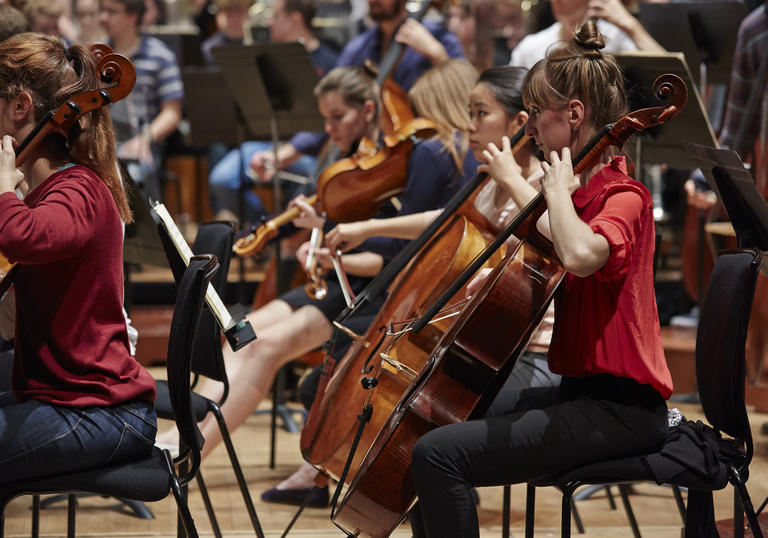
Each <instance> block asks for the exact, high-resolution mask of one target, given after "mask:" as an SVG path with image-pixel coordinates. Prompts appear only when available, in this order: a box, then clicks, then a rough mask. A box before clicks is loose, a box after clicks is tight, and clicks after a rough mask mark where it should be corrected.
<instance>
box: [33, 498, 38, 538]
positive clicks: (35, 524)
mask: <svg viewBox="0 0 768 538" xmlns="http://www.w3.org/2000/svg"><path fill="white" fill-rule="evenodd" d="M39 536H40V495H32V538H39Z"/></svg>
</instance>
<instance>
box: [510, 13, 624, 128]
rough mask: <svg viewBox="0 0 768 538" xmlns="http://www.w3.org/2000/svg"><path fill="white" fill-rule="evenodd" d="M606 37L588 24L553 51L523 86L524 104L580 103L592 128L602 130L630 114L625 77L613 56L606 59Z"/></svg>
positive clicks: (534, 69) (549, 106) (591, 22)
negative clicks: (575, 101) (604, 50)
mask: <svg viewBox="0 0 768 538" xmlns="http://www.w3.org/2000/svg"><path fill="white" fill-rule="evenodd" d="M603 47H605V37H604V36H603V35H602V34H601V33H600V31H599V30H598V28H597V24H596V23H595V21H594V20H591V19H590V20H588V21H587V22H585V23H584V24H583V25H582V27H581V28H580V29H579V30H578V32H577V33H576V35H575V36H574V38H573V40H571V41H570V42H568V43H566V44H565V45H563V46H561V47H558V48H555V49H551V50H550V51H549V52H548V53H547V57H546V58H544V59H543V60H539V61H538V62H537V63H536V65H534V66H533V67H532V68H531V70H530V71H529V73H528V76H527V77H526V79H525V81H524V82H523V101H524V102H525V103H526V105H530V104H538V105H541V106H543V107H545V108H557V107H560V106H565V105H566V104H567V103H568V101H570V100H571V99H579V100H580V101H581V102H582V103H584V105H585V107H586V109H587V122H588V125H590V126H592V127H593V128H595V129H601V128H602V127H603V126H604V125H606V124H608V123H611V122H614V121H616V120H617V119H619V118H620V117H621V116H623V115H624V114H625V113H626V110H627V96H626V93H625V92H624V76H623V74H622V73H621V69H620V68H619V66H618V65H617V64H616V61H615V60H614V58H613V57H612V56H609V55H604V54H603V53H601V52H600V49H602V48H603Z"/></svg>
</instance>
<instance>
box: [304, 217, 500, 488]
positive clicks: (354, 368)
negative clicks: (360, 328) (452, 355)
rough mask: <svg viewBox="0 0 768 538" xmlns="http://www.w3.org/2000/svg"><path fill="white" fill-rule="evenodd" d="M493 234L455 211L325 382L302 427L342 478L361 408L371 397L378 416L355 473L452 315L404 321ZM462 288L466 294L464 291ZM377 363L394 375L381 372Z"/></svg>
mask: <svg viewBox="0 0 768 538" xmlns="http://www.w3.org/2000/svg"><path fill="white" fill-rule="evenodd" d="M489 240H490V235H489V234H488V233H487V232H484V231H483V230H482V229H481V228H479V227H477V226H476V225H475V224H473V223H472V222H471V221H470V220H469V219H467V218H466V217H464V216H461V215H456V216H454V218H452V219H451V220H450V221H449V222H448V223H447V225H446V226H445V227H444V229H443V230H442V231H441V233H440V235H439V236H438V237H435V238H434V239H433V240H432V241H431V242H430V243H429V244H428V245H427V246H426V247H425V248H424V250H423V251H422V253H421V254H420V255H419V257H418V258H417V259H416V261H415V263H412V264H410V265H409V266H408V267H407V268H406V269H405V270H404V271H403V272H402V273H401V275H400V277H399V278H398V279H397V280H396V281H395V282H394V283H393V285H392V286H391V288H390V290H389V295H388V297H387V300H386V302H385V304H384V306H383V307H382V309H381V310H380V311H379V312H378V314H377V316H376V318H375V319H374V321H373V322H372V323H371V325H370V327H369V329H368V331H367V332H366V334H365V335H364V336H363V338H361V339H359V340H358V341H356V342H354V343H353V344H352V346H351V347H350V349H349V350H348V351H347V353H346V354H345V356H344V358H343V359H341V360H340V361H339V363H338V364H337V365H336V368H335V369H334V370H333V372H332V375H330V378H329V380H328V383H327V384H326V385H325V387H324V390H321V391H319V392H318V394H317V396H316V399H315V402H314V403H313V405H312V408H311V409H310V412H309V414H308V415H307V420H306V422H305V424H304V428H303V429H302V434H301V450H302V454H303V456H304V458H305V459H306V460H307V461H308V462H309V463H312V464H313V465H314V466H315V467H317V468H318V469H319V470H321V471H322V472H323V473H324V474H326V475H329V476H333V477H336V478H338V477H339V476H340V475H341V473H342V470H343V468H344V465H345V461H346V459H347V455H348V453H349V451H350V447H351V445H352V442H353V438H354V435H355V431H356V429H357V425H358V421H357V415H358V414H359V413H360V410H361V409H362V408H363V406H364V405H365V403H366V402H370V403H372V404H373V416H372V417H371V419H370V423H369V424H368V426H366V428H365V429H364V431H363V437H362V438H361V440H360V445H359V448H358V450H357V451H356V452H355V458H354V460H353V462H352V465H351V467H350V476H352V475H353V474H354V472H355V470H356V469H357V467H358V465H359V463H360V462H361V460H362V458H363V456H364V455H365V452H366V451H367V448H368V447H369V446H371V444H372V443H373V439H374V438H375V436H376V434H377V432H378V430H379V429H380V427H381V426H382V425H383V424H384V422H385V421H386V420H387V418H388V417H389V415H390V413H391V411H392V409H394V407H395V405H396V404H397V402H398V400H399V399H400V397H401V396H402V395H403V394H404V393H405V391H406V390H408V389H409V388H410V386H411V385H412V384H413V382H414V381H415V379H416V375H417V374H418V372H419V371H420V370H421V369H422V367H423V365H424V362H425V361H426V359H427V358H428V357H429V354H430V353H431V351H432V349H433V348H434V346H435V345H436V344H437V342H438V341H439V339H440V337H441V336H442V334H443V332H444V331H445V330H446V329H447V328H448V327H449V326H450V320H443V321H439V322H437V323H435V324H433V325H431V326H430V328H429V329H428V330H425V331H422V333H420V334H414V333H412V332H408V331H406V332H403V333H398V332H397V328H398V327H399V326H400V325H402V324H403V322H408V321H410V320H412V319H413V318H414V317H418V316H419V315H420V314H421V313H422V312H423V307H424V305H426V304H429V303H430V302H431V301H434V300H435V299H436V298H437V297H438V296H439V294H440V293H442V292H443V291H444V290H445V289H446V288H447V287H448V285H449V284H450V283H451V282H453V280H455V278H456V275H458V274H459V273H460V272H461V271H462V270H463V269H464V268H465V267H466V265H467V264H468V263H469V262H470V261H471V259H472V258H473V257H474V256H475V255H476V254H477V253H478V252H480V251H481V250H482V249H483V248H484V247H485V246H486V245H487V243H488V241H489ZM500 258H501V256H498V257H497V258H496V259H495V260H493V261H492V263H493V262H496V261H498V260H499V259H500ZM457 296H458V299H457V300H461V297H463V294H462V293H459V294H457ZM376 365H378V367H379V368H380V369H381V370H383V371H386V372H388V373H389V375H386V376H382V375H381V371H379V372H375V371H374V367H375V366H376ZM374 374H375V376H376V377H377V379H378V385H377V386H376V390H375V391H369V390H365V389H364V388H363V386H362V385H361V383H362V382H364V381H365V379H366V378H368V377H370V376H372V375H374Z"/></svg>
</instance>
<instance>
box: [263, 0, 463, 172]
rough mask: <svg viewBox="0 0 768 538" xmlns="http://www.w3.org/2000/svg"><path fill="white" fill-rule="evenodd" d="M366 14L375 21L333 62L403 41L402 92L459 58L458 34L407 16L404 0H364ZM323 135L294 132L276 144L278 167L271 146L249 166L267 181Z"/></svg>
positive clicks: (374, 57) (355, 61)
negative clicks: (277, 147)
mask: <svg viewBox="0 0 768 538" xmlns="http://www.w3.org/2000/svg"><path fill="white" fill-rule="evenodd" d="M368 15H369V17H370V18H371V19H372V20H373V21H374V22H375V23H376V24H375V26H374V27H372V28H370V29H368V30H366V31H365V32H363V33H362V34H360V35H358V36H357V37H355V38H354V39H352V40H351V41H350V42H349V43H347V45H346V46H345V47H344V49H343V50H342V51H341V54H340V55H339V60H338V62H337V64H336V65H338V66H362V65H364V64H365V61H366V60H370V61H371V62H373V63H374V64H375V65H378V64H379V62H380V61H381V60H382V58H384V57H385V55H386V53H387V51H388V50H389V49H390V47H391V46H392V45H393V44H394V43H395V42H397V43H402V44H403V45H405V46H406V50H405V52H404V53H403V56H402V57H401V58H400V61H399V62H398V64H397V67H396V68H395V70H394V73H393V74H392V78H393V79H394V81H395V82H396V83H397V84H398V85H399V86H400V87H401V88H402V89H403V90H404V91H406V92H407V91H408V90H410V89H411V86H413V83H414V82H415V81H416V80H417V79H418V78H419V77H420V76H421V75H422V74H423V73H425V72H426V71H427V70H428V69H430V68H431V67H433V66H436V65H439V64H440V63H442V62H444V61H445V60H448V59H450V58H460V59H464V53H463V51H462V48H461V43H460V42H459V39H458V38H457V37H456V36H455V35H454V34H453V33H452V32H450V31H449V30H448V29H447V28H446V27H445V25H443V24H437V23H433V22H426V23H424V24H422V23H420V22H417V21H416V20H415V19H412V18H410V17H409V13H408V10H406V9H405V0H368ZM325 139H326V137H325V135H324V134H322V133H309V132H300V133H297V134H296V135H295V136H293V138H291V140H290V142H289V143H288V144H283V145H282V146H281V147H280V149H279V150H278V152H277V159H278V162H277V167H276V166H275V163H274V162H273V161H274V155H273V154H272V152H260V153H256V154H255V155H254V156H253V157H252V158H251V163H250V165H251V168H252V169H253V171H254V173H255V174H256V175H257V176H258V177H259V178H260V179H261V180H263V181H268V180H270V179H271V177H272V173H273V171H274V170H275V168H279V169H280V170H283V169H285V168H286V167H287V166H289V165H290V164H292V163H293V162H295V161H296V160H298V159H300V158H301V157H302V155H317V154H318V153H319V152H320V149H321V147H322V145H323V142H324V141H325Z"/></svg>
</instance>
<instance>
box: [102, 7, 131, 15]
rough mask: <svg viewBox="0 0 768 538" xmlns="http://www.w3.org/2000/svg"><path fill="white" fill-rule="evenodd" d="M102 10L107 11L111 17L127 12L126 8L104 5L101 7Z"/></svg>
mask: <svg viewBox="0 0 768 538" xmlns="http://www.w3.org/2000/svg"><path fill="white" fill-rule="evenodd" d="M101 12H102V13H106V14H107V15H109V16H110V17H111V16H112V15H123V14H125V13H127V11H126V10H124V9H120V8H116V7H103V8H101Z"/></svg>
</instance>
